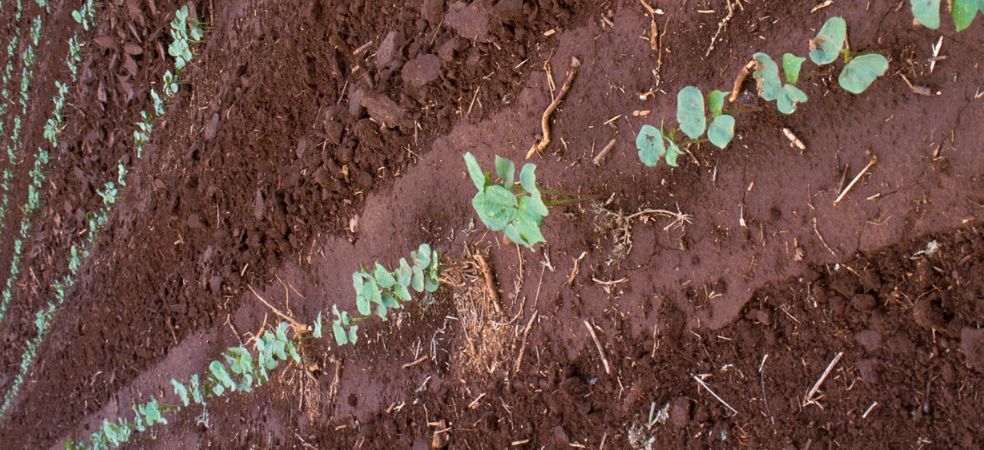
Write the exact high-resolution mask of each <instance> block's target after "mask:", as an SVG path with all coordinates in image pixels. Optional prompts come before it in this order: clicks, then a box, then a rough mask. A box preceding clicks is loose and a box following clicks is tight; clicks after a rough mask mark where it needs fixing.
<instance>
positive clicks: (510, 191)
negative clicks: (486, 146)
mask: <svg viewBox="0 0 984 450" xmlns="http://www.w3.org/2000/svg"><path fill="white" fill-rule="evenodd" d="M465 166H466V167H467V169H468V175H469V177H471V180H472V182H473V183H474V184H475V187H476V188H478V193H477V194H475V197H474V198H472V207H473V208H475V212H476V213H478V218H479V219H481V220H482V223H484V224H485V226H487V227H489V229H491V230H492V231H502V232H503V233H505V235H506V237H508V238H509V239H510V240H512V241H513V242H515V243H517V244H520V245H523V246H526V247H527V248H533V246H534V245H536V244H538V243H540V242H546V241H547V240H546V239H545V238H544V237H543V233H541V232H540V225H541V224H542V223H543V219H544V218H545V217H547V214H548V212H549V211H548V210H547V205H546V204H545V203H544V202H543V197H542V195H541V194H540V189H539V188H538V187H537V185H536V164H525V165H523V170H521V171H520V173H519V183H516V182H515V176H516V165H515V164H513V162H512V161H510V160H508V159H506V158H503V157H500V156H496V157H495V173H496V176H498V179H499V183H495V182H494V181H493V179H492V174H491V173H485V172H483V171H482V168H481V166H479V165H478V160H476V159H475V156H474V155H472V154H471V153H470V152H469V153H465Z"/></svg>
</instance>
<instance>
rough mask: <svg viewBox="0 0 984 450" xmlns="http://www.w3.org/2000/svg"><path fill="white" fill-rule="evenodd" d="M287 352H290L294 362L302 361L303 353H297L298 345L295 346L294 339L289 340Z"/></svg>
mask: <svg viewBox="0 0 984 450" xmlns="http://www.w3.org/2000/svg"><path fill="white" fill-rule="evenodd" d="M287 353H288V354H290V359H293V360H294V362H296V363H298V364H300V363H301V355H300V354H299V353H297V347H295V346H294V341H287Z"/></svg>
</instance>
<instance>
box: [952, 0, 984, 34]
mask: <svg viewBox="0 0 984 450" xmlns="http://www.w3.org/2000/svg"><path fill="white" fill-rule="evenodd" d="M978 9H984V5H981V4H980V1H979V0H953V7H952V8H951V12H952V13H953V24H954V25H955V26H956V27H957V31H963V30H966V29H967V27H969V26H970V24H971V23H972V22H973V21H974V17H976V16H977V10H978ZM981 12H982V13H984V11H981Z"/></svg>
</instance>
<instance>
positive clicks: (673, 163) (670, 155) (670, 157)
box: [666, 139, 683, 167]
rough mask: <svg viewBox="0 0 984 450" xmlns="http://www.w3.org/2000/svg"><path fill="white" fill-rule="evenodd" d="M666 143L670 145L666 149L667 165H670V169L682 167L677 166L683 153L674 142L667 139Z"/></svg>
mask: <svg viewBox="0 0 984 450" xmlns="http://www.w3.org/2000/svg"><path fill="white" fill-rule="evenodd" d="M666 142H667V143H668V144H669V145H668V146H667V147H666V164H669V165H670V167H680V166H678V165H677V157H679V156H680V155H682V154H683V152H681V151H680V147H679V146H677V143H676V142H673V140H671V139H667V140H666Z"/></svg>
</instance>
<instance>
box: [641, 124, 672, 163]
mask: <svg viewBox="0 0 984 450" xmlns="http://www.w3.org/2000/svg"><path fill="white" fill-rule="evenodd" d="M636 149H638V150H639V160H640V161H642V163H643V164H645V165H646V166H647V167H656V164H657V163H659V160H660V158H662V157H663V155H665V154H666V147H665V145H664V143H663V133H662V132H661V131H659V129H657V128H656V127H654V126H652V125H643V126H642V128H640V129H639V134H638V135H636Z"/></svg>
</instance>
